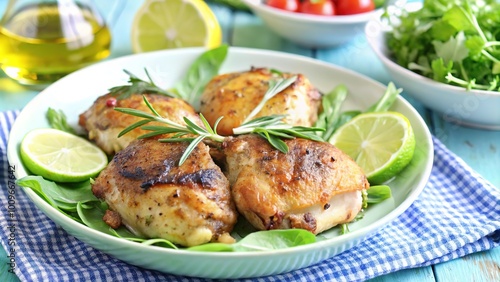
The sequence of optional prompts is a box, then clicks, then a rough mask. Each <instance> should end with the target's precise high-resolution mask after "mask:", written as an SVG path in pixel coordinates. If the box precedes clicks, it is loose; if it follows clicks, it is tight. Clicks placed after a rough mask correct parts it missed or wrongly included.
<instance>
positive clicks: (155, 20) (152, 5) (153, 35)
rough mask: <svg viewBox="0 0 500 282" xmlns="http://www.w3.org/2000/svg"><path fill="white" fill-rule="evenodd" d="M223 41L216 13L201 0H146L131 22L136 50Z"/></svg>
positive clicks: (208, 45) (215, 43)
mask: <svg viewBox="0 0 500 282" xmlns="http://www.w3.org/2000/svg"><path fill="white" fill-rule="evenodd" d="M221 43H222V31H221V28H220V25H219V22H218V21H217V18H216V16H215V15H214V13H213V12H212V10H210V7H209V6H208V5H207V4H206V3H205V1H202V0H146V1H145V2H144V3H143V4H142V6H141V8H140V9H139V10H138V11H137V13H136V15H135V17H134V21H133V23H132V49H133V51H134V52H136V53H140V52H148V51H154V50H162V49H171V48H181V47H197V46H205V47H207V48H209V49H212V48H215V47H218V46H219V45H220V44H221Z"/></svg>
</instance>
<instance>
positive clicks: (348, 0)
mask: <svg viewBox="0 0 500 282" xmlns="http://www.w3.org/2000/svg"><path fill="white" fill-rule="evenodd" d="M335 7H336V8H337V9H336V11H337V15H353V14H360V13H366V12H370V11H373V10H374V9H375V2H373V0H336V6H335Z"/></svg>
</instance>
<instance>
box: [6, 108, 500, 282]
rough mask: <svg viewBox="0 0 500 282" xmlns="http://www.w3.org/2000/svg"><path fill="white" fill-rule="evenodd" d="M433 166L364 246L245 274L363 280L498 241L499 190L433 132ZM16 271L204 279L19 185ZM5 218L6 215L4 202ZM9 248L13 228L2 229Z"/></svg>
mask: <svg viewBox="0 0 500 282" xmlns="http://www.w3.org/2000/svg"><path fill="white" fill-rule="evenodd" d="M16 115H17V112H5V113H1V114H0V127H1V131H0V137H1V141H0V161H1V164H0V165H1V169H0V171H1V175H0V177H1V180H0V185H1V189H0V197H1V200H2V203H6V202H7V191H8V189H7V187H6V186H7V183H8V180H7V179H8V177H9V173H8V168H7V158H6V151H7V135H8V132H9V129H10V128H11V126H12V123H13V121H14V119H15V117H16ZM434 146H435V147H434V148H435V152H434V153H435V159H434V168H433V169H432V174H431V177H430V179H429V182H428V184H427V186H426V187H425V189H424V191H423V192H422V194H421V195H420V196H419V198H418V199H417V200H416V201H415V202H414V203H413V204H412V205H411V206H410V208H409V209H408V210H407V211H406V212H405V213H404V214H402V215H401V216H399V217H398V218H397V219H396V220H394V221H393V222H392V223H390V224H389V225H388V226H386V227H385V228H383V229H381V230H380V231H379V232H378V233H377V234H375V235H373V236H371V237H369V238H368V239H366V240H365V241H364V242H363V243H361V244H359V245H358V246H356V247H354V248H352V249H350V250H348V251H346V252H344V253H342V254H340V255H337V256H336V257H335V258H333V259H328V260H326V261H323V262H321V263H319V264H316V265H314V266H311V267H308V268H305V269H301V270H297V271H293V272H290V273H286V274H282V275H275V276H269V277H261V278H256V279H245V280H241V281H320V280H323V281H325V280H328V281H330V280H333V281H363V280H367V279H370V278H373V277H376V276H379V275H383V274H386V273H390V272H394V271H397V270H400V269H406V268H414V267H421V266H427V265H431V264H435V263H440V262H444V261H448V260H451V259H455V258H458V257H461V256H465V255H467V254H470V253H474V252H479V251H483V250H488V249H491V248H494V247H496V246H498V245H500V192H499V190H497V189H496V188H495V187H494V186H493V185H491V184H490V183H488V182H487V181H485V180H484V179H483V178H482V177H481V176H479V175H478V174H477V173H475V172H474V171H472V170H471V169H470V168H469V167H468V166H467V165H466V164H465V163H464V162H463V161H462V160H461V159H459V158H458V157H457V156H455V155H454V154H452V153H451V152H450V151H449V150H448V149H446V148H445V147H444V146H443V144H441V143H440V142H439V141H438V140H437V139H434ZM16 189H17V190H16V192H15V195H16V203H15V205H16V206H15V207H16V211H15V212H16V214H15V216H16V219H17V220H16V225H17V226H16V234H15V236H16V253H15V255H16V264H17V267H16V269H17V271H16V274H17V275H18V277H19V278H20V279H21V280H23V281H105V280H107V281H186V282H188V281H205V280H203V279H199V278H191V277H179V276H174V275H169V274H164V273H159V272H155V271H150V270H145V269H141V268H139V267H135V266H131V265H128V264H126V263H124V262H121V261H120V260H117V259H115V258H112V257H110V256H108V255H106V254H104V253H101V252H100V251H97V250H95V249H93V248H91V247H89V246H88V245H86V244H84V243H82V242H80V241H78V240H77V239H75V238H74V237H72V236H69V235H68V234H67V233H66V232H65V231H64V230H62V229H61V228H60V227H58V226H56V225H55V224H54V223H53V222H52V221H51V220H50V219H49V218H48V217H46V216H45V215H44V214H43V213H42V212H40V211H39V210H38V209H37V208H36V207H35V205H34V204H32V203H31V202H30V200H29V199H28V197H27V196H26V195H25V194H24V193H23V192H22V190H21V188H16ZM4 206H5V204H4ZM0 222H2V223H4V225H5V223H6V222H8V212H7V209H6V208H2V212H1V213H0ZM0 232H1V233H2V234H1V240H2V245H3V246H4V248H5V247H7V244H8V240H7V238H8V232H9V231H8V228H2V229H1V231H0Z"/></svg>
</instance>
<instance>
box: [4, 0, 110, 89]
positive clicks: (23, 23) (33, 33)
mask: <svg viewBox="0 0 500 282" xmlns="http://www.w3.org/2000/svg"><path fill="white" fill-rule="evenodd" d="M10 1H11V2H10V6H9V7H8V8H7V12H6V14H5V15H4V16H3V18H2V20H1V21H0V67H1V68H2V70H3V71H4V72H5V73H6V74H7V75H8V76H9V77H11V78H13V79H15V80H17V81H18V82H20V83H22V84H28V85H37V84H41V85H46V84H49V83H51V82H54V81H55V80H57V79H59V78H61V77H63V76H65V75H67V74H68V73H70V72H72V71H75V70H77V69H79V68H81V67H84V66H86V65H89V64H91V63H94V62H96V61H99V60H101V59H104V58H106V57H107V56H108V55H109V53H110V44H111V35H110V31H109V28H108V27H107V25H106V23H105V21H104V20H103V18H102V17H101V16H100V15H99V13H98V12H97V11H96V10H95V9H94V8H93V7H91V6H90V5H84V4H81V3H76V2H75V1H74V0H58V1H47V0H44V1H35V2H34V1H31V2H29V3H27V4H25V5H22V6H20V5H14V4H13V2H16V1H17V0H10Z"/></svg>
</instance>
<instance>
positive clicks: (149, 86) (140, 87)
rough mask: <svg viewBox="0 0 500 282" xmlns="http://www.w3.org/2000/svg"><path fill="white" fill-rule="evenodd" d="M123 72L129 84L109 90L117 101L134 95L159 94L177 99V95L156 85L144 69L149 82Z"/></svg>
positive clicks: (128, 72)
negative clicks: (127, 77)
mask: <svg viewBox="0 0 500 282" xmlns="http://www.w3.org/2000/svg"><path fill="white" fill-rule="evenodd" d="M123 71H124V72H125V73H126V74H127V75H128V76H129V79H128V83H129V84H126V85H120V86H115V87H111V88H110V89H109V93H110V94H111V95H113V96H115V97H117V98H118V99H126V98H128V97H130V96H131V95H134V94H145V93H149V94H160V95H165V96H168V97H178V95H176V94H175V93H174V92H172V91H168V90H165V89H161V88H160V87H159V86H158V85H156V84H155V83H154V82H153V80H152V79H151V76H150V75H149V73H148V71H147V70H146V69H144V71H145V72H146V75H147V77H148V79H149V81H145V80H142V79H140V78H139V77H137V76H136V75H134V74H133V73H131V72H130V71H128V70H123Z"/></svg>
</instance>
